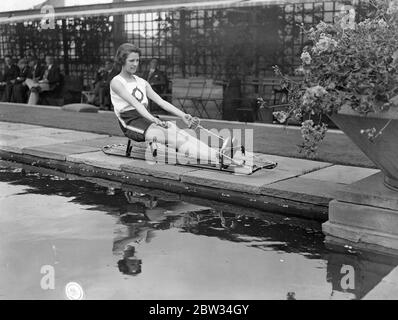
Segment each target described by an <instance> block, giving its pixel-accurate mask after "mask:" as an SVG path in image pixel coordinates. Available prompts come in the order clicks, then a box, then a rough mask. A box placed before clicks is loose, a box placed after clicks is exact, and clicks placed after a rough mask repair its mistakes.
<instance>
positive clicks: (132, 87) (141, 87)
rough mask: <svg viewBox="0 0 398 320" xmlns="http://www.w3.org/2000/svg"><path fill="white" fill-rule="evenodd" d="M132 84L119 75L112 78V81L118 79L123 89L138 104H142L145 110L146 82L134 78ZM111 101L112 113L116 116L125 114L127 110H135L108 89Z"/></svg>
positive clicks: (146, 101) (146, 104) (146, 99)
mask: <svg viewBox="0 0 398 320" xmlns="http://www.w3.org/2000/svg"><path fill="white" fill-rule="evenodd" d="M134 78H135V80H136V81H134V82H127V81H126V80H125V79H124V78H123V77H122V76H121V75H120V74H118V75H117V76H115V77H114V79H118V80H119V81H120V82H121V83H123V85H124V87H125V88H126V89H127V91H128V92H130V94H131V95H132V96H133V97H135V98H136V99H137V100H138V102H140V103H142V104H143V105H144V106H145V108H147V107H148V97H147V96H146V84H147V82H146V80H144V79H142V78H140V77H137V76H134ZM110 93H111V100H112V104H113V108H114V111H115V113H116V115H120V113H122V112H126V111H129V110H135V108H134V107H133V106H132V105H130V104H129V103H128V102H127V101H126V100H124V99H123V98H121V97H119V96H118V95H117V94H116V93H115V92H114V91H113V90H112V87H111V88H110Z"/></svg>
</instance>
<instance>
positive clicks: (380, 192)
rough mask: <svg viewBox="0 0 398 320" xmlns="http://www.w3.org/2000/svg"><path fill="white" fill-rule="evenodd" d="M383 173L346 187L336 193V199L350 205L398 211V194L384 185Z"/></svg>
mask: <svg viewBox="0 0 398 320" xmlns="http://www.w3.org/2000/svg"><path fill="white" fill-rule="evenodd" d="M383 180H384V176H383V174H382V173H381V172H378V173H376V174H373V175H371V176H370V177H367V178H365V179H362V180H360V181H357V182H355V183H353V184H351V185H348V186H345V187H344V188H342V189H341V190H340V191H338V192H336V197H335V198H336V199H337V200H340V201H344V202H349V203H356V204H362V205H367V206H372V207H379V208H385V209H391V210H397V211H398V192H396V191H393V190H391V189H389V188H387V187H386V186H385V185H384V182H383Z"/></svg>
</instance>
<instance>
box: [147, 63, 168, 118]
mask: <svg viewBox="0 0 398 320" xmlns="http://www.w3.org/2000/svg"><path fill="white" fill-rule="evenodd" d="M158 67H159V63H158V60H157V59H152V60H151V62H150V63H149V69H148V71H146V72H145V73H144V75H143V78H144V79H145V80H146V81H148V83H149V84H150V85H151V87H152V89H153V90H154V91H155V92H156V93H157V94H158V95H160V96H161V97H162V96H163V94H165V93H166V90H167V76H166V74H165V73H164V72H162V71H160V70H159V69H158ZM155 106H156V104H155V103H154V102H153V101H150V103H149V110H151V111H155V110H154V109H155ZM157 109H159V110H161V109H160V108H157Z"/></svg>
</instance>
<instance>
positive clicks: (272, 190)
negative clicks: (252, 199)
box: [260, 176, 345, 206]
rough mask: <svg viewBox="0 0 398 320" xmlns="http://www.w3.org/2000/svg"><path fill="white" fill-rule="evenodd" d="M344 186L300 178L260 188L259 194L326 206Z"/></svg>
mask: <svg viewBox="0 0 398 320" xmlns="http://www.w3.org/2000/svg"><path fill="white" fill-rule="evenodd" d="M344 186H345V185H344V184H340V183H335V182H329V181H320V180H314V179H303V178H302V176H300V177H298V178H292V179H287V180H283V181H280V182H276V183H271V184H269V185H266V186H262V187H261V190H260V193H261V194H264V195H272V196H275V197H282V198H288V199H289V198H291V199H295V200H297V201H303V202H309V203H314V204H321V205H325V206H328V204H329V202H330V201H331V200H332V199H334V198H335V195H336V192H338V191H339V190H341V189H342V188H343V187H344Z"/></svg>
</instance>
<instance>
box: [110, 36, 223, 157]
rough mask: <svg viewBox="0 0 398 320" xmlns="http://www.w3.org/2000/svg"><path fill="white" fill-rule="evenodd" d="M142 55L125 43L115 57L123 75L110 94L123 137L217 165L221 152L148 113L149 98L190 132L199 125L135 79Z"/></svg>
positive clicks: (117, 79) (197, 121)
mask: <svg viewBox="0 0 398 320" xmlns="http://www.w3.org/2000/svg"><path fill="white" fill-rule="evenodd" d="M140 54H141V51H140V49H139V48H138V47H137V46H135V45H133V44H130V43H124V44H122V45H120V47H119V48H118V49H117V52H116V56H115V64H116V66H117V67H118V68H119V69H120V73H119V74H118V75H116V76H115V77H114V78H113V79H112V81H111V83H110V93H111V100H112V104H113V107H114V111H115V114H116V116H117V118H118V120H119V123H120V127H121V129H122V130H123V132H124V134H125V135H126V136H127V137H128V138H130V139H132V140H134V141H138V142H141V141H154V140H156V141H157V142H159V143H163V144H167V145H168V146H170V147H173V148H175V149H176V150H178V152H180V153H183V154H187V155H189V156H190V157H192V158H196V159H200V160H203V161H206V163H209V162H210V163H212V164H218V163H219V155H220V151H219V150H216V149H213V148H211V147H209V146H208V145H207V144H205V143H203V142H201V141H200V140H198V139H196V138H195V137H193V136H192V135H190V134H188V133H187V132H185V131H184V130H182V129H180V128H178V127H177V126H176V125H174V124H173V123H171V122H166V121H162V120H160V119H159V118H157V117H155V116H153V115H152V114H151V113H150V112H149V111H148V110H147V106H148V98H149V99H151V100H152V101H154V102H155V103H156V104H157V105H159V106H160V107H161V108H163V109H164V110H166V111H168V112H169V113H171V114H173V115H175V116H177V117H179V118H181V119H182V120H183V121H184V123H185V124H186V125H187V126H188V127H189V128H196V127H197V126H198V125H199V119H198V118H196V117H192V116H191V115H189V114H186V113H184V112H182V111H181V110H179V109H177V108H176V107H174V106H173V105H172V104H170V103H169V102H167V101H165V100H163V99H162V98H161V97H160V96H159V95H158V94H157V93H156V92H155V91H154V90H153V89H152V88H151V86H150V84H149V83H148V82H147V81H146V80H144V79H142V78H140V77H138V76H136V75H135V73H136V71H137V68H138V64H139V61H140ZM224 148H227V146H224Z"/></svg>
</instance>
